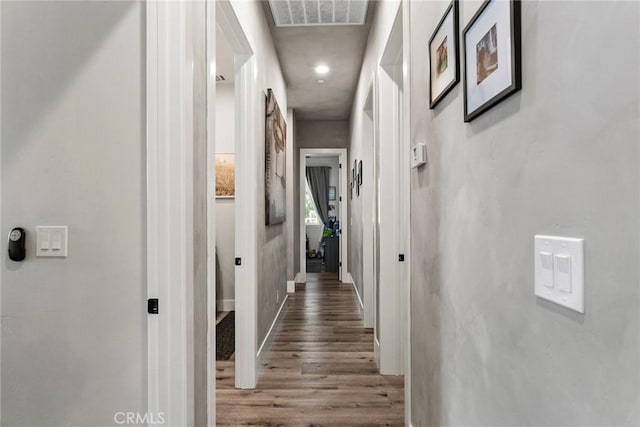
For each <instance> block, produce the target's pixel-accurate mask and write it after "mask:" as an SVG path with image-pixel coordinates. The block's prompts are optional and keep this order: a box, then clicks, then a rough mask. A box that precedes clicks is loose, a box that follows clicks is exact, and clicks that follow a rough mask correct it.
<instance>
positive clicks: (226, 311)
mask: <svg viewBox="0 0 640 427" xmlns="http://www.w3.org/2000/svg"><path fill="white" fill-rule="evenodd" d="M215 79H216V105H215V123H216V126H215V170H216V179H215V182H216V187H215V193H216V194H215V209H216V216H215V221H216V224H215V229H216V236H215V245H216V246H215V248H216V250H215V254H216V255H215V263H216V362H217V363H218V365H224V362H226V361H229V363H228V365H229V366H228V368H229V369H233V370H235V364H234V363H233V360H234V356H235V335H236V334H235V223H236V221H235V196H236V192H235V153H236V142H235V141H236V138H235V106H236V99H235V68H234V52H233V49H232V48H231V45H230V44H229V41H228V40H227V38H226V36H225V35H224V33H223V32H222V31H221V29H220V27H219V26H216V76H215Z"/></svg>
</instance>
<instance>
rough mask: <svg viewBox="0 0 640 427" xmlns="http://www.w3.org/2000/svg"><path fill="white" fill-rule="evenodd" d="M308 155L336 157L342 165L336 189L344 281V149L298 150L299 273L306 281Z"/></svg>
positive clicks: (346, 235) (345, 188)
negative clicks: (338, 184) (305, 220)
mask: <svg viewBox="0 0 640 427" xmlns="http://www.w3.org/2000/svg"><path fill="white" fill-rule="evenodd" d="M308 155H325V156H338V162H339V163H340V164H341V165H342V167H341V168H340V170H339V175H340V188H339V189H338V195H337V196H338V200H340V199H339V197H342V201H341V202H339V203H340V227H341V230H342V231H341V233H340V264H341V267H340V268H339V272H340V273H339V279H340V280H341V281H343V280H344V274H345V273H346V272H347V271H349V265H348V260H349V257H348V254H347V252H348V248H349V245H348V240H349V233H348V231H349V224H348V222H349V221H348V217H347V170H348V168H349V165H348V160H349V158H348V157H347V149H346V148H301V149H300V157H299V159H300V176H299V180H298V187H299V188H298V191H299V194H300V210H299V215H300V273H299V274H301V275H302V277H301V279H304V280H305V281H306V277H307V259H306V256H305V247H306V241H305V235H306V228H305V227H306V224H305V223H304V217H305V212H306V211H305V193H306V191H305V190H306V179H307V178H306V167H307V158H306V156H308Z"/></svg>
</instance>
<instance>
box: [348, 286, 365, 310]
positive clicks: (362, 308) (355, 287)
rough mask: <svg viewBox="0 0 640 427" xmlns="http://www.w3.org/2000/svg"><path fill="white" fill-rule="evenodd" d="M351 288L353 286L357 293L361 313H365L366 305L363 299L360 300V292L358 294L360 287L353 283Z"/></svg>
mask: <svg viewBox="0 0 640 427" xmlns="http://www.w3.org/2000/svg"><path fill="white" fill-rule="evenodd" d="M351 286H353V290H354V292H355V293H356V297H357V298H358V304H359V307H358V308H359V309H360V311H361V312H363V311H364V304H363V303H362V298H360V292H358V287H357V286H356V282H353V281H352V282H351Z"/></svg>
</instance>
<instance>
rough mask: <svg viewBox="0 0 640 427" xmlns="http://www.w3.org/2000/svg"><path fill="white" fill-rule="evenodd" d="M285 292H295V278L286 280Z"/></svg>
mask: <svg viewBox="0 0 640 427" xmlns="http://www.w3.org/2000/svg"><path fill="white" fill-rule="evenodd" d="M287 293H288V294H295V293H296V281H295V280H287Z"/></svg>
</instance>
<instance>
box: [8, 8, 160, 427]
mask: <svg viewBox="0 0 640 427" xmlns="http://www.w3.org/2000/svg"><path fill="white" fill-rule="evenodd" d="M1 7H2V22H1V28H2V34H1V39H2V48H1V56H2V69H1V74H2V133H1V138H2V143H1V146H2V147H1V148H2V235H3V236H6V235H7V233H8V231H9V230H10V229H11V228H12V227H15V226H22V227H24V228H25V229H26V230H27V233H28V234H27V237H28V241H27V249H28V255H27V259H26V260H25V261H24V262H22V263H14V262H12V261H9V260H8V258H7V257H6V255H4V257H5V258H4V261H3V263H2V294H1V299H2V372H1V378H2V384H1V385H2V424H3V425H7V426H53V425H69V426H81V425H101V426H103V425H112V424H114V420H113V416H114V412H116V411H140V412H145V411H146V389H147V387H146V381H147V373H146V357H147V355H146V353H147V352H146V345H147V344H146V333H147V330H146V316H147V314H146V303H145V300H146V285H145V282H146V276H145V269H146V257H145V251H144V248H145V246H146V243H145V242H146V238H145V230H146V223H145V215H146V213H145V168H144V164H145V154H144V153H145V151H144V150H145V136H144V135H145V109H144V99H145V66H144V64H145V56H144V44H145V39H144V34H145V25H144V4H143V3H138V2H49V1H45V2H8V1H4V2H2V5H1ZM36 225H68V226H69V256H68V258H66V259H54V258H48V259H46V258H38V259H36V258H35V257H34V250H35V248H34V246H35V226H36ZM2 253H3V254H6V241H5V239H2Z"/></svg>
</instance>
